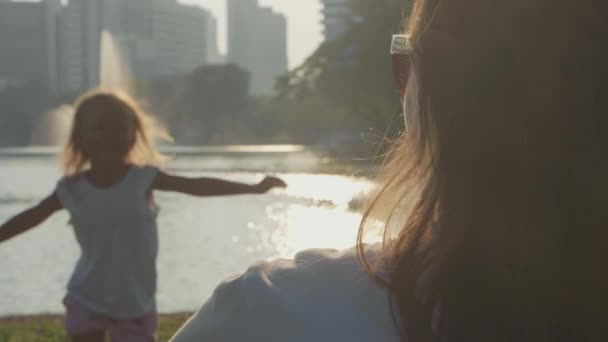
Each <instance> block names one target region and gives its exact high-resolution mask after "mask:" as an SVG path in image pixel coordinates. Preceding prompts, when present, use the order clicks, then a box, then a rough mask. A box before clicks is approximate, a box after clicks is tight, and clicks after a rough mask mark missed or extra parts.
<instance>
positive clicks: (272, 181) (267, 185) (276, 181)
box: [256, 176, 287, 193]
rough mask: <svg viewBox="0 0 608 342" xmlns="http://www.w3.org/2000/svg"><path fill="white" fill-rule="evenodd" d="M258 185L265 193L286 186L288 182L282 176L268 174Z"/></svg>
mask: <svg viewBox="0 0 608 342" xmlns="http://www.w3.org/2000/svg"><path fill="white" fill-rule="evenodd" d="M256 186H257V188H258V190H259V191H260V192H261V193H264V192H267V191H268V190H270V189H272V188H285V187H287V184H286V183H285V182H284V181H283V180H282V179H281V178H277V177H272V176H266V178H264V179H263V180H262V181H261V182H259V183H258V184H257V185H256Z"/></svg>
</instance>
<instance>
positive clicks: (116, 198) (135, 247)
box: [56, 166, 158, 318]
mask: <svg viewBox="0 0 608 342" xmlns="http://www.w3.org/2000/svg"><path fill="white" fill-rule="evenodd" d="M157 172H158V169H156V168H154V167H136V166H132V167H131V168H130V169H129V171H128V172H127V174H126V175H125V176H124V177H123V179H122V180H121V181H120V182H119V183H118V184H116V185H114V186H111V187H108V188H97V187H95V186H93V185H92V184H91V183H89V182H88V181H87V179H86V177H85V176H84V175H79V176H74V177H64V178H63V179H61V180H60V181H59V183H58V184H57V189H56V194H57V196H58V197H59V200H60V201H61V204H62V205H63V207H64V208H65V209H67V210H68V212H69V213H70V215H71V223H72V225H73V227H74V232H75V234H76V239H77V240H78V243H79V244H80V248H81V255H80V258H79V260H78V263H77V264H76V267H75V269H74V272H73V273H72V276H71V278H70V281H69V283H68V293H69V295H71V296H73V297H74V298H75V299H76V300H78V301H79V302H80V303H81V304H82V305H84V306H86V307H88V308H89V309H91V310H93V311H94V312H97V313H100V314H104V315H107V316H110V317H114V318H135V317H138V316H142V315H144V314H146V313H148V312H149V311H150V310H153V309H155V298H154V297H155V294H156V256H157V252H158V236H157V227H156V215H157V211H158V210H157V208H156V206H155V205H154V203H153V202H152V200H151V197H150V191H151V186H152V182H153V181H154V179H155V177H156V174H157Z"/></svg>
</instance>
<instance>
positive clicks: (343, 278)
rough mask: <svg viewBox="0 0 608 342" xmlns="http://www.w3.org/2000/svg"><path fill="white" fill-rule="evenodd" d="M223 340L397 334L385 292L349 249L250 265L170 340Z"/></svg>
mask: <svg viewBox="0 0 608 342" xmlns="http://www.w3.org/2000/svg"><path fill="white" fill-rule="evenodd" d="M377 254H378V253H376V252H375V251H372V252H370V257H374V256H375V255H377ZM237 322H238V323H237ZM235 325H242V326H240V329H236V326H235ZM235 330H238V332H236V331H235ZM222 334H237V335H238V336H239V337H238V338H237V337H235V338H230V339H228V340H230V341H244V340H273V341H274V340H292V341H300V340H308V341H311V340H316V341H323V340H334V341H335V340H345V339H350V340H351V341H357V340H385V341H391V338H389V337H391V336H396V335H394V329H393V323H392V319H391V315H390V308H389V306H388V293H387V291H386V289H385V288H384V287H383V286H381V285H380V284H378V283H377V282H376V281H374V279H373V277H372V276H370V275H369V274H368V273H367V272H366V271H365V270H364V269H363V267H362V266H361V265H360V264H359V262H358V259H357V253H356V250H355V249H349V250H344V251H337V250H329V249H313V250H306V251H303V252H300V253H298V254H296V255H295V257H294V258H293V259H279V260H274V261H270V262H262V263H258V264H256V265H254V266H252V267H250V268H249V269H248V270H247V271H246V272H244V273H243V274H242V275H240V276H238V277H234V278H231V279H229V280H227V281H226V282H224V283H223V284H221V285H220V286H219V287H218V288H217V289H216V290H215V292H214V294H213V296H212V297H211V298H210V299H209V300H208V301H207V302H206V303H205V304H204V305H203V307H202V308H201V310H200V311H199V312H198V313H197V314H196V315H195V316H194V317H193V318H192V320H191V321H190V322H189V323H188V324H187V325H186V326H185V327H184V328H183V330H182V331H180V333H179V334H178V335H177V337H179V338H178V339H176V341H188V340H193V339H201V338H211V339H212V338H214V337H217V336H221V335H222ZM355 335H356V336H355ZM294 336H301V338H296V339H294ZM353 336H355V337H354V338H353ZM185 337H189V338H188V339H187V338H185ZM326 338H327V339H326ZM330 338H331V339H330Z"/></svg>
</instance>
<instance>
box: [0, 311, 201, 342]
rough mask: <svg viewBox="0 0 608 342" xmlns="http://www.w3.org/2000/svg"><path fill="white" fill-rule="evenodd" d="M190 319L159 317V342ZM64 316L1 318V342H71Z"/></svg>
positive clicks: (181, 315)
mask: <svg viewBox="0 0 608 342" xmlns="http://www.w3.org/2000/svg"><path fill="white" fill-rule="evenodd" d="M188 317H190V314H188V313H180V314H170V315H159V322H158V323H159V327H158V331H157V336H158V341H159V342H165V341H168V340H169V338H170V337H171V336H173V334H174V333H175V332H176V331H177V329H179V327H181V326H182V324H183V323H184V322H185V321H186V320H187V319H188ZM69 341H70V339H69V338H68V335H67V334H66V333H65V329H64V328H63V317H62V316H22V317H6V318H0V342H69Z"/></svg>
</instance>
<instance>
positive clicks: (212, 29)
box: [207, 13, 226, 64]
mask: <svg viewBox="0 0 608 342" xmlns="http://www.w3.org/2000/svg"><path fill="white" fill-rule="evenodd" d="M217 37H218V23H217V18H216V17H215V16H213V15H212V14H211V13H209V17H208V18H207V63H209V64H224V63H225V62H226V56H224V55H222V54H221V53H220V50H219V47H218V42H217Z"/></svg>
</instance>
